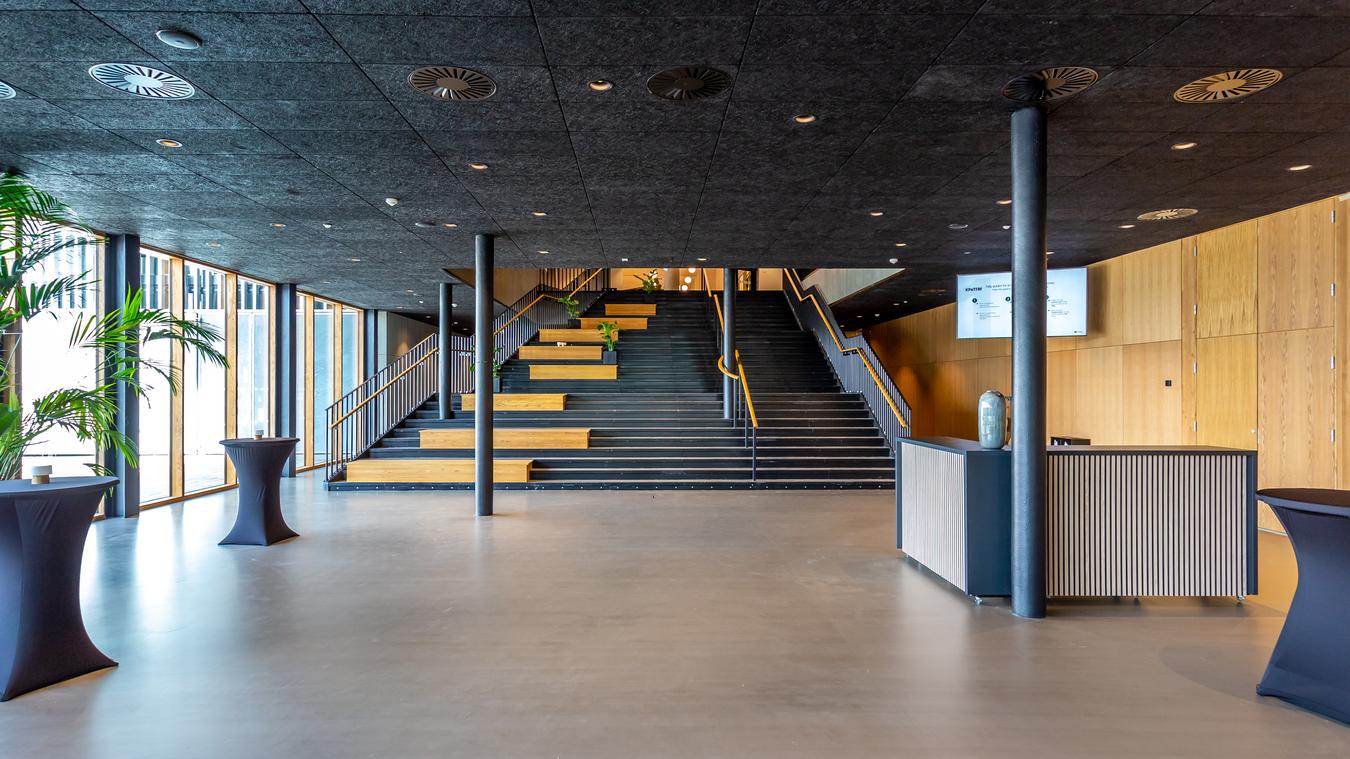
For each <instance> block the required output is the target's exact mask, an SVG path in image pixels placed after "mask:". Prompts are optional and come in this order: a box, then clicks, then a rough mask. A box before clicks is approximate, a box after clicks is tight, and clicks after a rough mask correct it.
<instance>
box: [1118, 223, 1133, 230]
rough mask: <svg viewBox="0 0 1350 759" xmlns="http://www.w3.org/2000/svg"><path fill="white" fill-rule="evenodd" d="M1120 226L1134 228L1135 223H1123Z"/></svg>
mask: <svg viewBox="0 0 1350 759" xmlns="http://www.w3.org/2000/svg"><path fill="white" fill-rule="evenodd" d="M1120 228H1121V229H1134V225H1133V224H1121V225H1120Z"/></svg>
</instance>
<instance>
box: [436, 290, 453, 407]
mask: <svg viewBox="0 0 1350 759" xmlns="http://www.w3.org/2000/svg"><path fill="white" fill-rule="evenodd" d="M440 287H441V289H440V300H439V311H438V312H437V322H436V345H438V346H439V348H438V350H437V359H438V360H437V362H436V366H437V372H436V378H437V379H436V416H437V417H438V418H440V419H449V418H450V417H452V416H454V412H452V411H451V410H450V406H451V397H450V376H451V371H452V370H453V369H454V360H455V354H453V353H451V352H450V335H451V333H450V325H451V324H453V323H454V321H455V314H454V293H453V291H452V288H451V286H450V283H449V282H442V283H441V286H440Z"/></svg>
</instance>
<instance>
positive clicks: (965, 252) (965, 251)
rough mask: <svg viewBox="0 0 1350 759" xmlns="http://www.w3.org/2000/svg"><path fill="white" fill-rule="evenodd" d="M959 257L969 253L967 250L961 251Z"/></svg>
mask: <svg viewBox="0 0 1350 759" xmlns="http://www.w3.org/2000/svg"><path fill="white" fill-rule="evenodd" d="M961 255H963V256H968V255H970V251H968V250H963V251H961Z"/></svg>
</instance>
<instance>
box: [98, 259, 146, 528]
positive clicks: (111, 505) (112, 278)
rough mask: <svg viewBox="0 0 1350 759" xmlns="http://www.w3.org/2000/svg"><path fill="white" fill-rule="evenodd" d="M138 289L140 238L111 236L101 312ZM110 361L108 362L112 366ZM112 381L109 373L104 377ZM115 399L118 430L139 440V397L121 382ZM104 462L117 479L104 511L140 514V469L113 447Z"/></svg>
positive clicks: (124, 350)
mask: <svg viewBox="0 0 1350 759" xmlns="http://www.w3.org/2000/svg"><path fill="white" fill-rule="evenodd" d="M140 289H141V238H140V236H139V235H111V236H109V237H108V238H107V240H106V241H105V242H104V244H103V313H105V314H110V313H114V312H116V311H120V310H121V309H122V307H123V306H125V305H126V302H127V294H128V293H130V292H134V291H138V290H140ZM137 349H138V346H136V345H125V346H118V347H116V348H109V350H110V351H115V352H117V353H118V354H120V355H121V356H125V357H131V356H134V355H135V354H136V351H137ZM112 366H113V362H109V368H112ZM104 381H105V382H112V381H113V379H112V377H111V376H106V377H104ZM113 393H114V394H115V396H116V397H115V398H114V401H115V402H116V404H117V420H116V424H117V431H118V432H120V433H122V434H123V435H125V436H126V437H127V438H128V439H129V440H131V442H132V444H133V445H136V444H139V442H140V428H141V407H140V400H139V399H138V398H137V397H136V394H135V393H134V392H132V389H131V388H130V387H128V386H127V384H126V383H124V382H117V383H116V386H115V389H114V390H113ZM102 455H103V465H104V466H106V467H107V468H108V469H109V470H111V472H112V475H113V476H114V477H116V478H117V479H118V484H117V487H115V488H113V490H112V493H111V494H110V495H109V497H108V499H107V502H106V504H107V505H106V506H105V507H104V512H105V513H106V514H107V515H108V516H114V517H135V516H140V513H141V472H140V469H139V468H138V467H136V466H133V465H132V463H131V462H130V461H128V460H127V459H126V457H124V456H122V455H121V454H119V453H118V452H117V451H116V450H114V449H108V450H105V451H103V452H102Z"/></svg>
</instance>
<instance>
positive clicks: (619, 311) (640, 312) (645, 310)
mask: <svg viewBox="0 0 1350 759" xmlns="http://www.w3.org/2000/svg"><path fill="white" fill-rule="evenodd" d="M605 316H656V304H655V303H606V304H605Z"/></svg>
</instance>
